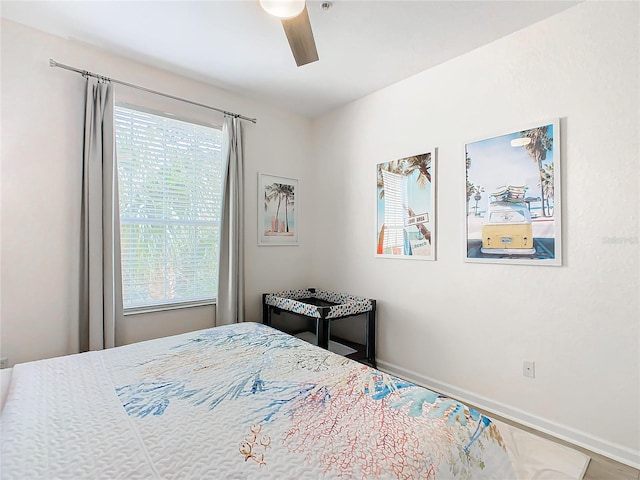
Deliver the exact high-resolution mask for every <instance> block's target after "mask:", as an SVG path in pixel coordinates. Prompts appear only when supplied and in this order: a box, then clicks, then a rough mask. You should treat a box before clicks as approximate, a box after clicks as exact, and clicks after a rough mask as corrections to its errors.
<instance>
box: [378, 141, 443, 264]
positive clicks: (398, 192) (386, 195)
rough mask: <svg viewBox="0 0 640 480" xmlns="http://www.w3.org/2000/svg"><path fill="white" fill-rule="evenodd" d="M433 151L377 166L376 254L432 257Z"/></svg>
mask: <svg viewBox="0 0 640 480" xmlns="http://www.w3.org/2000/svg"><path fill="white" fill-rule="evenodd" d="M434 153H435V149H434V151H431V152H427V153H422V154H420V155H413V156H411V157H405V158H400V159H399V160H393V161H391V162H384V163H379V164H378V165H377V203H376V219H377V222H376V241H377V249H376V256H377V257H387V258H404V259H420V260H435V252H436V249H435V238H436V235H435V226H436V222H435V178H436V176H435V168H436V166H435V155H434Z"/></svg>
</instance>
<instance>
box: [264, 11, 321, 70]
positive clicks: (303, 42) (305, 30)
mask: <svg viewBox="0 0 640 480" xmlns="http://www.w3.org/2000/svg"><path fill="white" fill-rule="evenodd" d="M259 2H260V6H261V7H262V8H263V9H264V10H265V11H266V12H267V13H270V14H271V15H274V16H276V17H278V18H280V21H281V22H282V28H284V33H285V35H286V36H287V40H288V41H289V46H290V47H291V53H293V58H294V59H295V61H296V65H298V67H301V66H302V65H306V64H307V63H312V62H315V61H317V60H318V51H317V49H316V42H315V40H314V38H313V31H312V30H311V22H310V21H309V12H307V5H306V2H305V0H259Z"/></svg>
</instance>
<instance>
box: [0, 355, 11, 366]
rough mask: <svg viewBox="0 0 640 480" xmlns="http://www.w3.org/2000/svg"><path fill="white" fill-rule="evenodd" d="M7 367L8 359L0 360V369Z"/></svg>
mask: <svg viewBox="0 0 640 480" xmlns="http://www.w3.org/2000/svg"><path fill="white" fill-rule="evenodd" d="M8 366H9V359H8V358H7V357H2V358H0V369H1V368H7V367H8Z"/></svg>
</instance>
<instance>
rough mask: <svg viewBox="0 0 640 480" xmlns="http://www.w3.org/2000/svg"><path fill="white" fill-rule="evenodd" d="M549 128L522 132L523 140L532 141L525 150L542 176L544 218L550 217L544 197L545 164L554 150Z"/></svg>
mask: <svg viewBox="0 0 640 480" xmlns="http://www.w3.org/2000/svg"><path fill="white" fill-rule="evenodd" d="M549 127H550V125H545V126H544V127H536V128H532V129H530V130H525V131H523V132H520V136H521V137H522V138H529V139H530V140H531V141H530V142H529V143H527V144H526V145H524V148H525V149H526V150H527V153H528V154H529V156H530V157H531V158H532V159H533V161H534V162H535V163H536V164H537V165H538V172H539V174H540V184H539V185H540V198H541V202H542V216H543V217H548V216H550V215H549V214H548V212H547V210H548V205H547V206H545V195H544V177H545V173H544V165H543V162H544V161H545V160H546V158H547V152H550V151H551V149H552V148H553V133H552V135H551V136H549Z"/></svg>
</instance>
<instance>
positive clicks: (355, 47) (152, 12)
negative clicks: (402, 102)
mask: <svg viewBox="0 0 640 480" xmlns="http://www.w3.org/2000/svg"><path fill="white" fill-rule="evenodd" d="M321 3H322V2H320V1H308V2H307V6H308V10H309V17H310V19H311V24H312V28H313V32H314V36H315V40H316V45H317V48H318V54H319V57H320V60H319V61H318V62H315V63H311V64H308V65H305V66H302V67H296V64H295V62H294V60H293V57H292V55H291V51H290V49H289V44H288V43H287V39H286V37H285V35H284V31H283V30H282V26H281V25H280V21H279V20H278V19H276V18H274V17H271V16H270V15H268V14H267V13H265V12H264V11H263V10H262V9H261V8H260V6H259V4H258V1H257V0H225V1H223V0H217V1H214V0H209V1H188V0H182V1H88V0H87V1H59V0H56V1H6V0H2V2H1V3H0V8H1V14H2V17H5V18H8V19H10V20H13V21H15V22H18V23H22V24H25V25H28V26H31V27H34V28H37V29H39V30H43V31H46V32H49V33H52V34H54V35H58V36H61V37H64V38H69V39H74V40H78V41H80V42H83V43H87V44H90V45H93V46H96V47H98V48H100V49H103V50H106V51H110V52H113V53H116V54H119V55H122V56H125V57H128V58H131V59H133V60H136V61H139V62H141V63H145V64H151V65H154V66H158V67H161V68H164V69H167V70H170V71H173V72H176V73H179V74H182V75H185V76H187V77H191V78H195V79H198V80H201V81H204V82H207V83H210V84H212V85H215V86H218V87H222V88H225V89H227V90H230V91H233V92H236V93H238V94H241V95H247V96H250V97H253V98H256V99H261V100H265V101H268V102H269V103H272V104H275V105H277V106H279V107H281V108H284V109H286V110H290V111H293V112H298V113H300V114H303V115H306V116H309V117H315V116H318V115H321V114H323V113H326V112H328V111H330V110H333V109H334V108H337V107H339V106H341V105H343V104H345V103H348V102H350V101H353V100H355V99H358V98H361V97H363V96H365V95H367V94H369V93H372V92H374V91H376V90H379V89H381V88H383V87H385V86H388V85H391V84H392V83H395V82H397V81H399V80H402V79H404V78H407V77H409V76H411V75H414V74H416V73H419V72H421V71H424V70H426V69H428V68H431V67H433V66H435V65H438V64H440V63H442V62H445V61H447V60H449V59H451V58H454V57H456V56H459V55H461V54H463V53H465V52H468V51H471V50H473V49H475V48H477V47H480V46H482V45H485V44H487V43H489V42H492V41H494V40H496V39H498V38H500V37H503V36H505V35H508V34H509V33H512V32H514V31H516V30H519V29H521V28H524V27H526V26H528V25H531V24H533V23H535V22H538V21H540V20H542V19H544V18H547V17H549V16H551V15H554V14H556V13H558V12H559V11H562V10H564V9H566V8H568V7H570V6H572V5H575V4H576V3H579V2H576V1H558V0H555V1H538V0H535V1H524V0H523V1H520V0H516V1H506V0H502V1H481V0H474V1H415V0H414V1H380V0H378V1H373V0H335V1H332V2H331V4H332V5H331V8H330V9H329V10H327V11H325V10H323V9H322V8H321ZM55 60H57V61H59V62H61V63H66V62H65V59H64V58H55ZM73 66H75V67H78V68H85V67H84V66H83V65H73ZM96 73H102V74H108V72H96ZM119 80H123V81H127V79H126V78H119Z"/></svg>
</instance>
